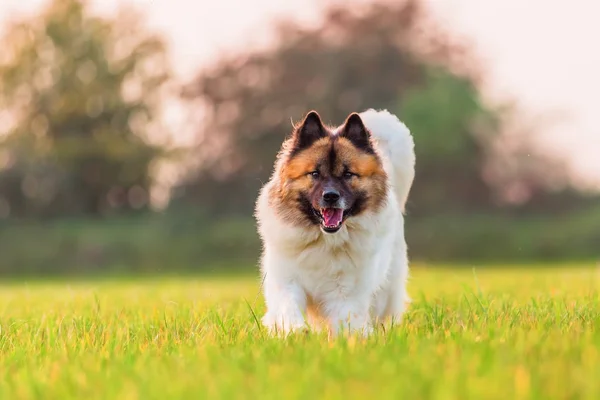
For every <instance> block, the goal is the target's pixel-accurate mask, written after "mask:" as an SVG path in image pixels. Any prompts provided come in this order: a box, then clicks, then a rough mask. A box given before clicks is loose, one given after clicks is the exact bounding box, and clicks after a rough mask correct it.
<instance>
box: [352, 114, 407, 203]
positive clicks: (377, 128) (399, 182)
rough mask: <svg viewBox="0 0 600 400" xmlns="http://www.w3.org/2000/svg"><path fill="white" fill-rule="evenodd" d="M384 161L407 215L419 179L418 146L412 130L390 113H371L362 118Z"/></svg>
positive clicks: (399, 201)
mask: <svg viewBox="0 0 600 400" xmlns="http://www.w3.org/2000/svg"><path fill="white" fill-rule="evenodd" d="M360 117H361V119H362V120H363V123H364V124H365V126H366V127H367V129H369V131H371V134H372V136H373V139H375V142H376V145H377V148H378V149H379V151H380V152H381V154H382V156H383V157H384V160H383V162H384V166H385V169H386V173H387V174H388V175H389V177H390V182H391V184H392V186H393V189H394V191H395V192H396V197H397V198H398V203H399V205H400V209H401V210H402V212H404V209H405V206H406V201H407V199H408V193H409V192H410V188H411V186H412V183H413V180H414V178H415V144H414V141H413V138H412V135H411V134H410V131H409V129H408V128H407V127H406V125H404V123H402V122H401V121H400V120H399V119H398V117H396V116H395V115H393V114H391V113H389V112H388V111H387V110H382V111H376V110H373V109H370V110H367V111H365V112H362V113H361V114H360Z"/></svg>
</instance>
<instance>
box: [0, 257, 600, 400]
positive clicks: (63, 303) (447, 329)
mask: <svg viewBox="0 0 600 400" xmlns="http://www.w3.org/2000/svg"><path fill="white" fill-rule="evenodd" d="M599 283H600V271H598V268H597V267H591V266H590V267H584V266H564V267H561V268H553V269H540V268H535V269H527V268H511V269H506V270H500V269H493V270H483V269H482V270H475V271H472V270H469V269H465V268H463V269H460V270H458V269H451V268H437V269H425V268H419V269H415V270H414V272H413V275H412V279H411V283H410V292H411V294H412V296H413V299H414V302H413V304H412V306H411V308H410V311H409V312H408V314H407V316H406V319H405V321H404V323H403V324H402V325H400V326H396V327H393V328H391V329H390V328H388V329H385V330H384V329H379V330H378V332H377V334H376V335H374V336H373V337H371V338H369V339H368V340H366V341H362V340H357V339H356V338H342V339H338V340H336V341H332V342H329V341H328V340H327V338H326V337H325V336H322V335H318V334H309V335H296V336H291V337H288V338H286V339H275V338H269V337H267V336H266V335H265V333H264V332H263V331H262V330H261V329H260V328H259V327H258V326H257V324H256V321H255V319H254V316H253V311H254V312H256V313H257V316H258V317H260V315H261V314H262V312H263V311H264V306H263V303H262V298H261V297H258V298H257V294H258V289H259V282H258V281H257V279H256V278H254V277H238V278H204V279H203V278H189V277H188V278H163V279H159V278H155V279H144V280H139V281H136V280H115V281H111V280H103V281H95V282H83V281H79V282H70V283H69V282H32V283H29V284H25V283H7V284H4V285H2V287H0V311H1V314H0V329H1V332H0V371H1V381H0V398H2V399H27V398H43V399H69V398H84V399H111V398H114V399H167V398H186V399H192V398H193V399H199V398H211V399H213V398H226V399H237V398H250V399H259V398H260V399H283V398H285V399H288V398H289V399H293V398H306V399H309V398H313V397H317V398H332V399H333V398H345V399H347V398H361V399H362V398H369V397H370V398H389V399H399V398H405V399H423V398H431V399H461V400H462V399H481V398H490V399H521V398H522V399H525V398H535V399H597V398H600V379H599V377H600V331H599V328H600V295H599V293H600V292H599Z"/></svg>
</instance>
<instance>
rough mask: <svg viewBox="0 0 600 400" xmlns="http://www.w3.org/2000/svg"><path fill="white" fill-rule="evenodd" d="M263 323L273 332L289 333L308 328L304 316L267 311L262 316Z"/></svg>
mask: <svg viewBox="0 0 600 400" xmlns="http://www.w3.org/2000/svg"><path fill="white" fill-rule="evenodd" d="M262 323H263V325H264V326H265V327H266V328H267V329H268V330H269V332H271V333H272V334H282V335H287V334H289V333H292V332H298V331H303V330H307V329H308V327H307V326H306V323H305V321H304V318H302V316H298V315H286V314H275V313H272V314H271V313H267V314H265V316H264V317H263V318H262Z"/></svg>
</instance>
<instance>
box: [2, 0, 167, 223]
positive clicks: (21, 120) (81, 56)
mask: <svg viewBox="0 0 600 400" xmlns="http://www.w3.org/2000/svg"><path fill="white" fill-rule="evenodd" d="M1 43H2V48H3V51H2V53H3V54H2V57H1V58H0V85H1V86H0V110H3V111H2V112H1V113H0V130H2V131H3V132H0V135H1V136H0V203H2V204H0V206H2V207H0V208H3V210H4V212H5V213H6V211H7V210H9V211H10V213H11V215H14V216H24V215H27V216H49V215H75V214H92V215H97V214H101V213H104V212H106V211H108V210H110V209H132V208H141V207H144V206H145V204H146V203H147V197H148V192H149V189H150V185H151V167H152V165H153V162H154V161H155V160H156V159H157V157H159V156H160V155H161V153H162V149H161V148H160V147H158V146H155V145H153V144H151V143H150V142H149V140H148V138H147V137H145V134H144V133H145V131H146V130H147V129H148V126H150V124H152V123H153V121H154V120H155V115H156V110H157V106H158V104H159V101H160V94H161V88H162V87H163V84H164V83H165V81H166V80H167V79H168V77H169V70H168V64H167V60H166V55H165V46H164V43H163V42H162V41H161V40H160V39H159V38H158V37H156V36H153V35H151V34H148V33H146V31H145V30H144V27H143V26H142V25H141V22H140V20H139V18H138V16H137V15H136V14H134V13H132V12H128V11H126V10H123V12H122V13H120V14H119V15H118V16H117V17H116V18H114V19H106V18H101V17H98V16H94V15H91V14H90V12H89V11H88V5H87V2H85V1H80V0H52V1H51V2H50V3H49V4H48V5H47V7H46V8H45V9H43V10H42V11H41V12H40V13H39V14H38V15H36V16H34V17H32V18H28V19H26V20H22V21H16V22H14V23H13V24H12V25H11V26H10V27H9V29H8V30H7V31H6V32H5V34H4V36H3V37H2V40H1Z"/></svg>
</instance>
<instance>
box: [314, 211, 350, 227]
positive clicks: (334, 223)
mask: <svg viewBox="0 0 600 400" xmlns="http://www.w3.org/2000/svg"><path fill="white" fill-rule="evenodd" d="M314 211H315V214H317V215H318V216H319V218H320V219H321V229H323V231H325V232H327V233H335V232H337V231H338V230H339V229H340V228H341V227H342V222H344V209H342V208H321V209H320V210H314Z"/></svg>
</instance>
